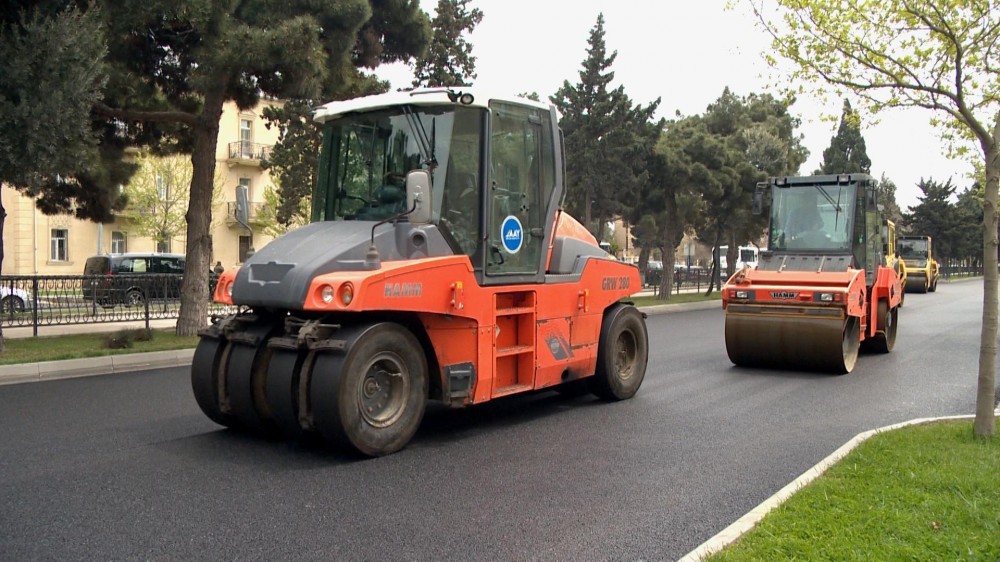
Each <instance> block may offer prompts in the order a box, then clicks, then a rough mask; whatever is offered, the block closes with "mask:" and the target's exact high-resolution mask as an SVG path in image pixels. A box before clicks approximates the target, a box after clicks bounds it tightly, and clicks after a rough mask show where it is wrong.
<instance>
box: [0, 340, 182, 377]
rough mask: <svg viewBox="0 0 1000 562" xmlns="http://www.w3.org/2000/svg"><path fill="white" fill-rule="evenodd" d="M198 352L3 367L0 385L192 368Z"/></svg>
mask: <svg viewBox="0 0 1000 562" xmlns="http://www.w3.org/2000/svg"><path fill="white" fill-rule="evenodd" d="M193 356H194V349H176V350H170V351H153V352H150V353H126V354H122V355H108V356H104V357H86V358H82V359H67V360H65V361H44V362H41V363H28V364H21V365H4V366H0V385H5V384H17V383H22V382H38V381H48V380H57V379H68V378H74V377H87V376H92V375H103V374H112V373H127V372H131V371H142V370H146V369H160V368H163V367H180V366H184V365H190V364H191V358H192V357H193Z"/></svg>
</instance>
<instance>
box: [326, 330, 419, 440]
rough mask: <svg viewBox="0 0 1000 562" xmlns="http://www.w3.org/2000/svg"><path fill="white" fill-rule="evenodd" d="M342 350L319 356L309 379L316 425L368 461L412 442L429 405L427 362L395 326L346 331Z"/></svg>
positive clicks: (405, 332)
mask: <svg viewBox="0 0 1000 562" xmlns="http://www.w3.org/2000/svg"><path fill="white" fill-rule="evenodd" d="M337 335H338V337H342V338H343V339H344V340H345V347H344V349H343V351H332V350H331V351H326V352H322V353H318V354H317V355H316V357H315V360H314V361H313V364H312V368H311V370H310V374H309V389H310V392H309V408H310V411H311V412H312V419H313V425H314V427H315V429H316V430H317V431H319V433H320V434H321V435H322V436H323V437H324V438H325V439H327V440H329V441H331V442H333V443H335V444H338V445H342V446H348V447H350V448H353V449H355V450H357V451H358V452H360V453H361V454H363V455H367V456H370V457H376V456H382V455H388V454H390V453H394V452H396V451H398V450H400V449H402V448H403V447H405V446H406V444H407V443H409V441H410V439H411V438H412V437H413V435H414V434H415V433H416V431H417V428H418V427H419V426H420V421H421V420H422V419H423V416H424V408H425V407H426V403H427V388H428V382H427V376H428V375H427V359H426V357H424V351H423V348H422V347H421V345H420V342H419V341H417V338H416V337H414V335H413V334H412V333H410V331H409V330H407V329H406V328H404V327H402V326H400V325H398V324H394V323H391V322H382V323H377V324H369V325H364V326H355V327H352V328H346V329H345V331H344V332H338V334H337Z"/></svg>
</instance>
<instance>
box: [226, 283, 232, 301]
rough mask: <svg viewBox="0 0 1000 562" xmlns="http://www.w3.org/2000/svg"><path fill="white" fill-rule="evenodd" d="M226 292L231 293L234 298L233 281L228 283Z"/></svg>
mask: <svg viewBox="0 0 1000 562" xmlns="http://www.w3.org/2000/svg"><path fill="white" fill-rule="evenodd" d="M226 294H227V295H229V297H230V298H232V296H233V284H232V283H226Z"/></svg>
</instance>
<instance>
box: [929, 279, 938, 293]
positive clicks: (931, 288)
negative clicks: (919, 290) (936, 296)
mask: <svg viewBox="0 0 1000 562" xmlns="http://www.w3.org/2000/svg"><path fill="white" fill-rule="evenodd" d="M937 282H938V280H937V278H936V277H935V278H934V282H933V283H931V284H930V285H929V286H928V287H927V292H928V293H933V292H935V291H937Z"/></svg>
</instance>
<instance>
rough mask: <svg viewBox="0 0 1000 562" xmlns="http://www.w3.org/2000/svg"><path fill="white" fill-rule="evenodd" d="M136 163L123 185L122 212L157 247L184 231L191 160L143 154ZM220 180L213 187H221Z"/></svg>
mask: <svg viewBox="0 0 1000 562" xmlns="http://www.w3.org/2000/svg"><path fill="white" fill-rule="evenodd" d="M136 164H138V165H139V170H138V171H137V172H136V173H135V175H133V176H132V178H131V179H130V180H129V182H128V183H127V184H126V185H125V187H124V188H123V191H124V193H125V195H126V197H127V198H128V205H127V206H126V207H125V216H126V217H128V220H129V223H130V224H131V225H132V226H134V227H135V230H136V232H137V233H138V234H140V235H141V236H148V237H149V238H152V239H153V242H154V243H156V244H157V246H158V247H159V246H160V245H164V244H169V242H170V241H171V240H174V239H175V238H180V237H181V236H182V235H183V234H184V232H185V226H186V225H185V222H184V217H185V215H186V214H187V205H188V200H189V199H190V191H191V175H192V172H191V160H190V159H189V158H185V157H183V156H179V155H169V156H151V155H149V154H143V155H141V156H139V157H138V158H137V160H136ZM221 180H222V178H220V177H217V178H216V182H215V184H216V187H217V188H218V187H221V186H220V185H219V184H220V183H221ZM216 191H217V192H218V190H216ZM218 200H219V198H218V197H215V198H213V203H217V202H218ZM214 206H215V205H213V207H214Z"/></svg>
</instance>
